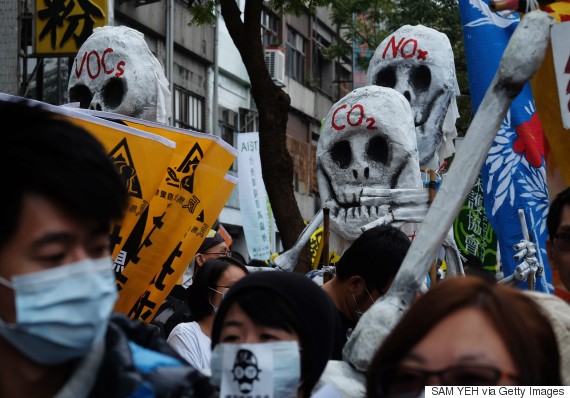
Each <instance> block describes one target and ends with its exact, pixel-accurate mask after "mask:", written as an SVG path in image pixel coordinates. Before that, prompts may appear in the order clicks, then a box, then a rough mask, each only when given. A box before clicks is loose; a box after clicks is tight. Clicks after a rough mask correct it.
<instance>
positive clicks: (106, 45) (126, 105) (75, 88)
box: [67, 26, 171, 123]
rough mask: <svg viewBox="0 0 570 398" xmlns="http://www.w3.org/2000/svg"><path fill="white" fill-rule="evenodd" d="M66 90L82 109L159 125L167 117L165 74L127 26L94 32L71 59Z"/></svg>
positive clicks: (168, 101)
mask: <svg viewBox="0 0 570 398" xmlns="http://www.w3.org/2000/svg"><path fill="white" fill-rule="evenodd" d="M67 91H68V94H69V100H70V102H79V104H80V107H81V108H84V109H92V110H97V111H105V112H112V113H118V114H121V115H125V116H131V117H135V118H139V119H144V120H149V121H153V122H159V123H167V122H168V118H169V117H170V116H171V93H170V90H169V88H168V80H167V79H166V76H165V75H164V70H163V68H162V66H161V64H160V62H159V61H158V59H156V57H155V56H154V55H153V54H152V52H151V51H150V49H149V48H148V45H147V44H146V42H145V40H144V35H143V34H142V33H141V32H139V31H137V30H134V29H132V28H129V27H126V26H103V27H100V28H95V29H94V30H93V34H91V36H89V38H88V39H87V40H86V41H85V43H83V45H82V46H81V48H80V49H79V52H78V53H77V56H76V57H75V60H74V62H73V68H72V70H71V75H70V78H69V83H68V86H67Z"/></svg>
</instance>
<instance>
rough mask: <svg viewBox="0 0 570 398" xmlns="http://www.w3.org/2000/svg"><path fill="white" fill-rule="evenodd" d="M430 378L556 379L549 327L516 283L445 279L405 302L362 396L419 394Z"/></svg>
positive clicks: (471, 381) (470, 381)
mask: <svg viewBox="0 0 570 398" xmlns="http://www.w3.org/2000/svg"><path fill="white" fill-rule="evenodd" d="M433 385H444V386H499V385H511V386H517V385H518V386H558V385H562V381H561V369H560V355H559V350H558V343H557V340H556V336H555V333H554V330H553V328H552V326H551V324H550V322H549V321H548V319H547V318H546V317H545V316H544V315H543V313H542V312H541V309H540V307H539V306H538V305H537V304H536V302H535V301H534V300H533V299H532V298H530V297H528V296H527V295H526V294H524V292H522V291H520V290H517V289H515V288H513V287H509V286H504V285H498V284H490V283H488V282H486V281H484V280H483V279H482V278H480V277H476V276H465V277H456V278H449V279H445V280H443V281H442V282H440V283H438V284H437V285H436V286H435V287H433V288H432V289H430V290H429V291H428V292H427V293H425V294H424V295H422V296H420V297H419V298H418V299H417V300H416V301H415V302H414V303H413V304H412V306H411V307H410V309H409V310H408V311H407V312H406V313H405V314H404V316H403V317H402V319H401V320H400V322H398V324H397V325H396V326H395V327H394V329H393V330H392V331H391V332H390V334H389V335H388V336H387V337H386V339H385V340H384V341H383V343H382V345H381V346H380V348H379V349H378V351H377V352H376V353H375V355H374V357H373V359H372V361H371V363H370V366H369V368H368V372H367V374H366V390H367V397H369V398H380V397H390V396H399V395H406V396H419V395H421V394H422V393H423V392H424V386H433Z"/></svg>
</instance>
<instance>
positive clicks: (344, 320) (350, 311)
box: [322, 225, 410, 359]
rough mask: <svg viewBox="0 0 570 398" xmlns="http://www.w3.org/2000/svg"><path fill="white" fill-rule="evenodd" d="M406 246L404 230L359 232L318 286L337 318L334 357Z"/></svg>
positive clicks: (386, 281)
mask: <svg viewBox="0 0 570 398" xmlns="http://www.w3.org/2000/svg"><path fill="white" fill-rule="evenodd" d="M409 247H410V239H409V238H408V236H407V235H406V234H405V233H404V232H402V231H401V230H399V229H398V228H395V227H392V226H387V225H383V226H378V227H374V228H371V229H369V230H367V231H365V232H363V233H362V235H360V236H359V237H358V238H357V239H356V240H355V241H354V242H353V243H352V245H351V246H350V247H349V248H348V249H347V250H346V251H345V252H344V254H343V255H342V257H341V258H340V260H339V261H338V262H337V264H336V267H335V275H334V276H333V278H332V279H331V280H330V281H328V282H326V283H325V284H324V285H323V287H322V288H323V289H324V290H325V291H326V292H327V293H328V294H329V296H330V297H331V299H332V300H333V302H334V304H335V306H336V307H337V309H338V312H339V315H340V319H341V325H342V332H341V335H340V336H338V347H337V352H336V353H335V358H334V359H342V347H343V346H344V344H345V343H346V341H347V340H348V338H349V337H350V333H351V332H352V330H353V329H354V327H355V326H356V323H357V322H358V320H359V319H360V317H361V316H362V314H363V313H364V312H365V311H366V310H368V308H370V307H371V306H372V304H374V302H375V301H376V300H377V299H378V298H379V297H380V296H382V295H383V294H385V293H386V291H388V288H389V287H390V285H391V283H392V280H393V279H394V277H395V276H396V273H397V272H398V270H399V269H400V265H401V264H402V261H403V260H404V257H405V256H406V253H407V251H408V248H409Z"/></svg>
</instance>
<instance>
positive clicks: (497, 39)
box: [459, 0, 552, 293]
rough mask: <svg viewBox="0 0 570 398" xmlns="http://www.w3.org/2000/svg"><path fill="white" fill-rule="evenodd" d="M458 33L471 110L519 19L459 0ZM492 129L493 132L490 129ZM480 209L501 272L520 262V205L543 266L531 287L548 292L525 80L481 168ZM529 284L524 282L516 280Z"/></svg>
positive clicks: (536, 136) (533, 126) (539, 165)
mask: <svg viewBox="0 0 570 398" xmlns="http://www.w3.org/2000/svg"><path fill="white" fill-rule="evenodd" d="M459 9H460V13H461V21H462V24H463V37H464V41H465V53H466V58H467V71H468V77H469V88H470V91H471V100H472V105H473V112H476V111H477V108H478V107H479V105H480V104H481V101H482V99H483V97H484V95H485V92H486V91H487V88H488V86H489V84H490V83H491V81H492V80H493V77H494V75H495V72H496V71H497V67H498V65H499V62H500V60H501V57H502V55H503V52H504V50H505V48H506V46H507V43H508V41H509V38H510V37H511V35H512V33H513V32H514V30H515V29H516V27H517V26H518V24H519V21H520V20H519V17H518V14H517V13H512V14H509V15H507V14H505V15H501V14H498V13H494V12H492V11H491V10H490V9H489V6H488V0H460V1H459ZM489 133H492V132H489ZM481 177H482V181H483V189H484V195H485V211H486V213H487V217H489V220H490V222H491V225H492V227H493V229H494V231H495V233H496V234H497V237H498V240H499V252H500V261H501V265H502V266H503V272H504V274H505V276H509V275H512V274H513V271H514V269H515V267H516V266H517V265H518V264H520V262H519V261H516V260H515V259H514V258H513V256H514V255H515V253H516V251H515V250H514V249H513V245H514V244H516V243H518V242H519V241H520V240H522V239H523V234H522V229H521V224H520V221H519V217H518V209H524V211H525V216H526V220H527V228H528V230H529V233H530V234H532V240H533V241H534V242H535V243H536V244H537V246H538V253H537V257H538V260H539V262H540V263H541V264H542V265H544V272H543V273H542V275H541V276H540V277H539V278H537V280H536V285H535V289H536V290H539V291H545V292H550V293H551V292H552V273H551V271H550V268H549V266H548V264H547V257H546V246H545V241H546V239H547V237H548V236H547V231H546V215H547V213H548V204H549V200H548V190H547V185H546V170H545V159H544V134H543V131H542V126H541V124H540V121H539V120H538V115H537V114H536V112H535V105H534V100H533V97H532V93H531V89H530V84H528V83H527V84H526V85H525V87H524V88H523V90H522V92H521V93H520V95H519V96H518V97H517V98H515V100H514V101H513V103H512V105H511V107H510V110H509V113H508V114H507V116H506V117H505V119H504V120H503V124H502V126H501V128H500V130H499V132H498V133H497V136H496V138H495V142H494V143H493V146H492V147H491V149H490V151H489V154H488V156H487V159H486V161H485V164H484V165H483V168H482V170H481ZM517 286H518V287H520V288H522V289H526V288H528V283H522V282H521V283H519V284H518V285H517Z"/></svg>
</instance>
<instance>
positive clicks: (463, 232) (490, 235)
mask: <svg viewBox="0 0 570 398" xmlns="http://www.w3.org/2000/svg"><path fill="white" fill-rule="evenodd" d="M453 234H454V236H455V242H456V243H457V247H458V248H459V251H460V252H461V254H464V255H466V254H472V255H474V256H477V257H479V258H480V259H481V261H482V262H483V267H484V268H486V269H490V270H496V269H497V236H496V235H495V232H494V231H493V228H491V223H490V222H489V220H488V219H487V215H486V214H485V206H484V203H483V184H482V181H481V175H479V177H478V178H477V181H476V182H475V185H474V186H473V188H472V189H471V191H470V192H469V195H468V196H467V200H466V201H465V203H464V204H463V206H462V207H461V210H460V211H459V214H458V216H457V218H456V219H455V222H454V223H453Z"/></svg>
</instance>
